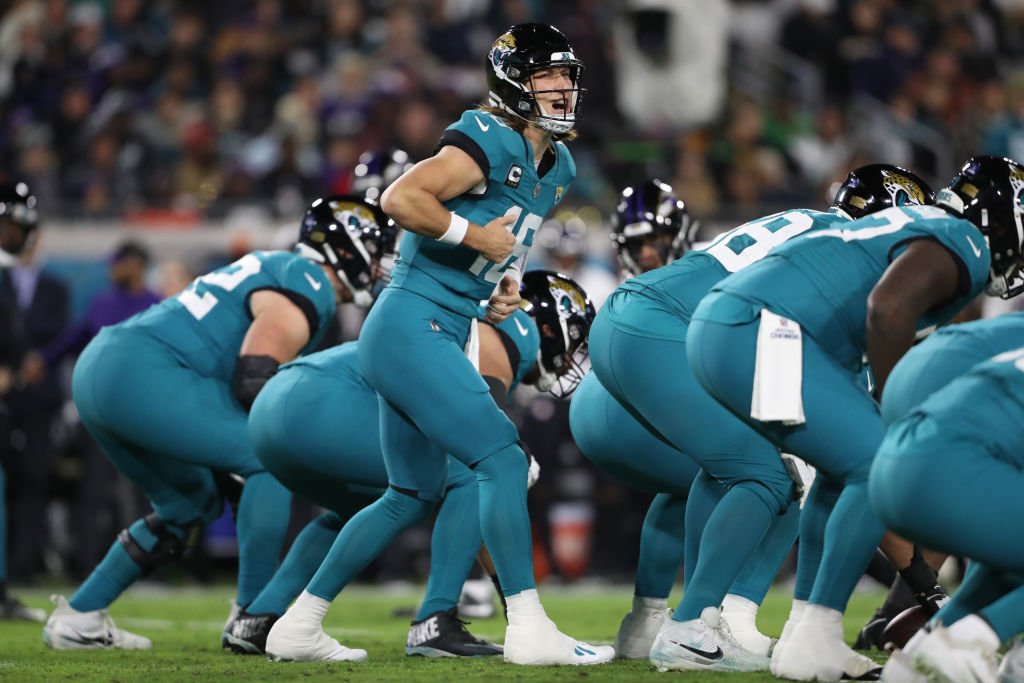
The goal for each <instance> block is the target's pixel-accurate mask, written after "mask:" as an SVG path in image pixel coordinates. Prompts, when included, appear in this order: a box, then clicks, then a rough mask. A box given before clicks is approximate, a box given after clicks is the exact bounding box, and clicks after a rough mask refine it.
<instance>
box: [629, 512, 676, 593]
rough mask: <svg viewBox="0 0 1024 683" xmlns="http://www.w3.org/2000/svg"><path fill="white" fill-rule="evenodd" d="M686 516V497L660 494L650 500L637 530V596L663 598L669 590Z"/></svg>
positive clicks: (670, 589)
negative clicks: (640, 529) (641, 527)
mask: <svg viewBox="0 0 1024 683" xmlns="http://www.w3.org/2000/svg"><path fill="white" fill-rule="evenodd" d="M685 519H686V499H685V498H680V497H678V496H673V495H671V494H668V493H659V494H658V495H656V496H655V497H654V500H653V501H651V506H650V507H649V508H647V516H646V517H644V526H643V529H642V531H641V532H640V555H639V557H638V558H637V563H636V586H635V589H634V593H635V594H636V595H643V596H647V597H652V598H662V599H665V598H668V595H669V593H671V592H672V584H673V583H675V580H676V575H677V574H678V573H679V567H680V565H682V563H683V551H684V550H685V544H684V542H683V534H684V532H685V526H684V524H685Z"/></svg>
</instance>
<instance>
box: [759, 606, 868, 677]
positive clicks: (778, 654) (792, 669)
mask: <svg viewBox="0 0 1024 683" xmlns="http://www.w3.org/2000/svg"><path fill="white" fill-rule="evenodd" d="M787 627H789V624H788V623H787ZM789 628H790V632H789V633H786V632H785V630H784V631H783V638H782V640H781V641H780V642H779V645H776V646H775V651H774V652H773V653H772V662H771V672H772V674H774V675H775V676H778V677H779V678H788V679H790V680H794V681H815V680H816V681H822V682H823V683H826V682H827V683H835V682H836V681H839V680H841V679H851V680H858V681H873V680H877V679H878V675H879V673H881V667H880V666H879V665H878V663H877V662H875V660H873V659H871V658H870V657H865V656H864V655H862V654H858V653H857V652H856V651H854V649H853V648H851V647H850V646H849V645H847V644H846V643H845V642H844V641H843V625H842V622H837V623H834V624H833V623H823V622H819V621H812V620H809V619H807V618H806V617H805V618H803V619H802V620H801V621H800V622H799V623H797V624H796V625H795V626H793V627H789ZM780 646H781V647H780Z"/></svg>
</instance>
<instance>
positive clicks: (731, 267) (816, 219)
mask: <svg viewBox="0 0 1024 683" xmlns="http://www.w3.org/2000/svg"><path fill="white" fill-rule="evenodd" d="M849 222H850V221H849V219H848V218H845V217H843V216H840V215H839V214H835V213H825V212H822V211H813V210H811V209H791V210H789V211H783V212H781V213H776V214H772V215H771V216H765V217H764V218H759V219H757V220H754V221H750V222H749V223H744V224H743V225H741V226H739V227H736V228H733V229H732V230H729V231H727V232H724V233H722V234H721V235H719V236H718V237H716V238H715V239H714V240H713V241H712V242H711V243H710V244H708V245H707V246H706V247H704V248H703V249H695V250H691V251H688V252H686V253H685V254H683V257H682V258H680V259H676V260H675V261H673V262H672V263H670V264H668V265H666V266H662V267H661V268H655V269H654V270H651V271H648V272H646V273H643V274H642V275H637V276H636V277H634V278H631V279H629V280H627V281H626V282H624V283H622V284H621V285H619V290H621V291H627V292H636V293H637V294H639V295H641V296H639V297H630V298H628V299H626V300H625V301H626V302H627V303H626V304H625V306H623V308H626V307H628V308H629V309H630V310H629V314H628V315H624V313H625V311H622V312H620V311H618V310H616V306H617V301H616V299H614V298H613V299H611V300H609V303H608V305H609V306H610V307H611V308H610V310H609V312H610V314H611V318H610V321H611V323H612V324H613V325H615V326H616V327H619V328H621V329H625V330H626V331H629V332H634V333H636V334H640V335H643V336H646V337H653V338H655V339H676V338H677V337H679V335H680V334H683V335H685V334H686V332H685V329H684V328H683V327H682V326H681V325H678V324H675V323H671V327H664V326H665V325H666V324H667V321H665V320H664V317H663V316H647V315H644V313H643V310H642V309H643V308H644V307H645V306H653V307H656V308H658V309H660V310H662V311H665V310H667V311H670V312H672V313H674V314H675V315H677V316H678V317H679V319H680V320H681V321H682V322H683V323H684V324H685V323H689V322H690V317H691V315H692V314H693V311H694V310H696V308H697V304H699V303H700V300H701V299H702V298H704V295H705V294H707V293H708V292H709V291H710V290H711V288H712V287H713V286H715V285H716V284H717V283H718V282H720V281H721V280H722V279H724V278H725V277H726V276H728V275H729V274H730V273H734V272H736V271H738V270H740V269H742V268H745V267H746V266H748V265H750V264H751V263H755V262H757V261H759V260H760V259H762V258H764V257H765V256H766V255H767V254H768V253H769V252H770V251H771V250H772V249H774V248H775V247H777V246H779V245H780V244H783V243H784V242H786V241H787V240H789V239H792V238H794V237H796V236H797V235H802V234H805V233H807V232H810V231H812V230H823V229H826V228H831V227H834V226H836V225H837V224H846V223H849ZM645 299H647V300H648V301H645ZM659 326H661V327H664V329H659Z"/></svg>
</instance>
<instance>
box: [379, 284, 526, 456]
mask: <svg viewBox="0 0 1024 683" xmlns="http://www.w3.org/2000/svg"><path fill="white" fill-rule="evenodd" d="M382 304H383V306H382ZM378 309H380V310H378ZM467 331H468V321H467V320H466V319H465V318H463V317H462V316H459V315H457V314H455V313H453V312H451V311H448V310H446V309H444V308H441V307H440V306H437V305H436V304H434V303H433V302H430V301H428V300H426V299H424V298H422V297H419V296H416V295H414V294H410V293H408V292H405V291H404V290H392V294H391V295H390V296H389V297H386V298H384V299H381V300H378V302H377V304H376V305H375V306H374V310H373V311H372V312H371V315H370V317H368V318H367V323H366V325H364V326H363V329H362V331H361V332H360V342H359V361H360V365H361V366H362V369H363V372H364V374H365V375H366V379H367V380H368V381H369V383H370V384H371V385H372V386H373V387H374V389H376V390H377V393H378V394H380V395H381V396H382V397H383V398H384V399H386V401H387V403H388V404H389V405H390V406H392V407H393V408H394V409H395V411H396V412H397V413H399V414H401V415H402V416H403V420H405V419H407V420H408V421H409V422H411V423H412V424H414V425H415V426H416V427H417V428H418V429H419V430H420V431H421V432H422V433H423V434H424V435H426V437H427V438H428V439H429V440H430V441H432V442H433V443H435V444H436V445H438V446H439V447H440V448H441V450H442V451H446V452H448V453H450V454H451V455H453V456H455V457H456V458H458V459H459V460H461V461H462V462H463V463H466V464H467V465H472V464H474V463H476V462H478V461H479V460H481V459H483V458H485V457H487V456H488V455H491V454H492V453H496V452H497V451H499V450H501V449H503V448H506V447H508V446H509V445H511V444H514V443H515V442H516V441H517V440H518V438H519V436H518V433H517V431H516V428H515V425H513V424H512V422H511V420H509V419H508V417H507V416H506V415H505V414H504V413H503V412H502V411H501V410H500V409H499V408H498V407H497V405H496V404H495V402H494V399H492V398H491V396H490V392H489V389H488V387H487V383H486V382H484V380H483V378H482V377H481V376H480V373H479V372H478V371H477V370H476V369H475V368H474V367H473V365H472V363H470V362H469V360H468V359H467V358H466V356H465V353H464V352H463V345H464V344H465V341H466V334H467ZM382 415H383V413H382ZM382 420H383V418H382ZM381 430H382V432H381V434H382V438H383V437H384V435H385V432H386V429H385V425H384V424H383V421H382V424H381ZM388 450H389V449H388V448H387V446H385V452H388ZM392 453H393V451H392Z"/></svg>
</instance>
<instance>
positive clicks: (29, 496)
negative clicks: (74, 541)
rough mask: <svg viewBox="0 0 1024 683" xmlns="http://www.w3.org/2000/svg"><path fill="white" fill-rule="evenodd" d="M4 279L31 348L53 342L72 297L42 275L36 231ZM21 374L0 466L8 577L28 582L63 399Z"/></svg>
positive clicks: (9, 406)
mask: <svg viewBox="0 0 1024 683" xmlns="http://www.w3.org/2000/svg"><path fill="white" fill-rule="evenodd" d="M0 220H5V218H0ZM4 278H5V279H9V284H10V286H11V291H12V292H13V295H14V301H15V305H16V307H17V314H18V316H19V318H20V321H21V328H22V331H23V333H24V339H25V342H26V345H27V348H38V347H41V346H43V345H45V344H47V343H49V342H51V341H52V340H53V339H54V338H55V337H57V335H58V334H60V333H61V331H62V330H63V329H64V327H65V326H66V325H67V322H68V312H69V302H70V297H69V294H68V288H67V286H66V285H65V284H64V282H63V281H61V280H59V279H57V278H55V277H53V276H51V275H48V274H46V273H45V272H43V263H42V261H41V260H40V259H39V240H38V232H34V233H33V235H32V236H31V237H30V238H29V240H28V242H27V245H26V246H25V248H24V250H23V251H21V253H20V255H19V257H18V262H17V263H16V264H15V265H14V266H12V267H11V268H10V269H8V270H7V271H6V272H5V273H4ZM23 376H24V380H25V381H22V382H20V383H18V384H16V385H15V386H14V387H13V388H12V390H11V391H10V392H9V393H8V394H7V396H6V397H5V401H4V402H5V404H6V410H7V420H6V423H5V425H3V429H2V431H0V465H2V467H3V469H4V471H5V472H6V473H7V488H8V496H7V510H8V543H9V546H10V549H11V552H10V555H9V560H8V573H9V576H10V577H11V578H12V579H14V580H27V579H29V578H31V577H32V576H33V575H35V574H36V573H37V572H39V571H41V570H42V569H43V548H44V547H45V544H46V538H47V525H46V505H47V502H48V501H49V499H50V491H49V488H50V478H51V473H52V470H53V448H52V445H53V440H52V430H53V421H54V418H55V417H56V415H57V412H58V411H59V410H60V406H61V404H62V402H63V399H64V397H63V390H62V387H61V385H60V383H59V381H58V378H57V377H54V376H48V377H43V378H35V377H31V376H29V375H28V374H27V373H23ZM33 380H37V381H33Z"/></svg>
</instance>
